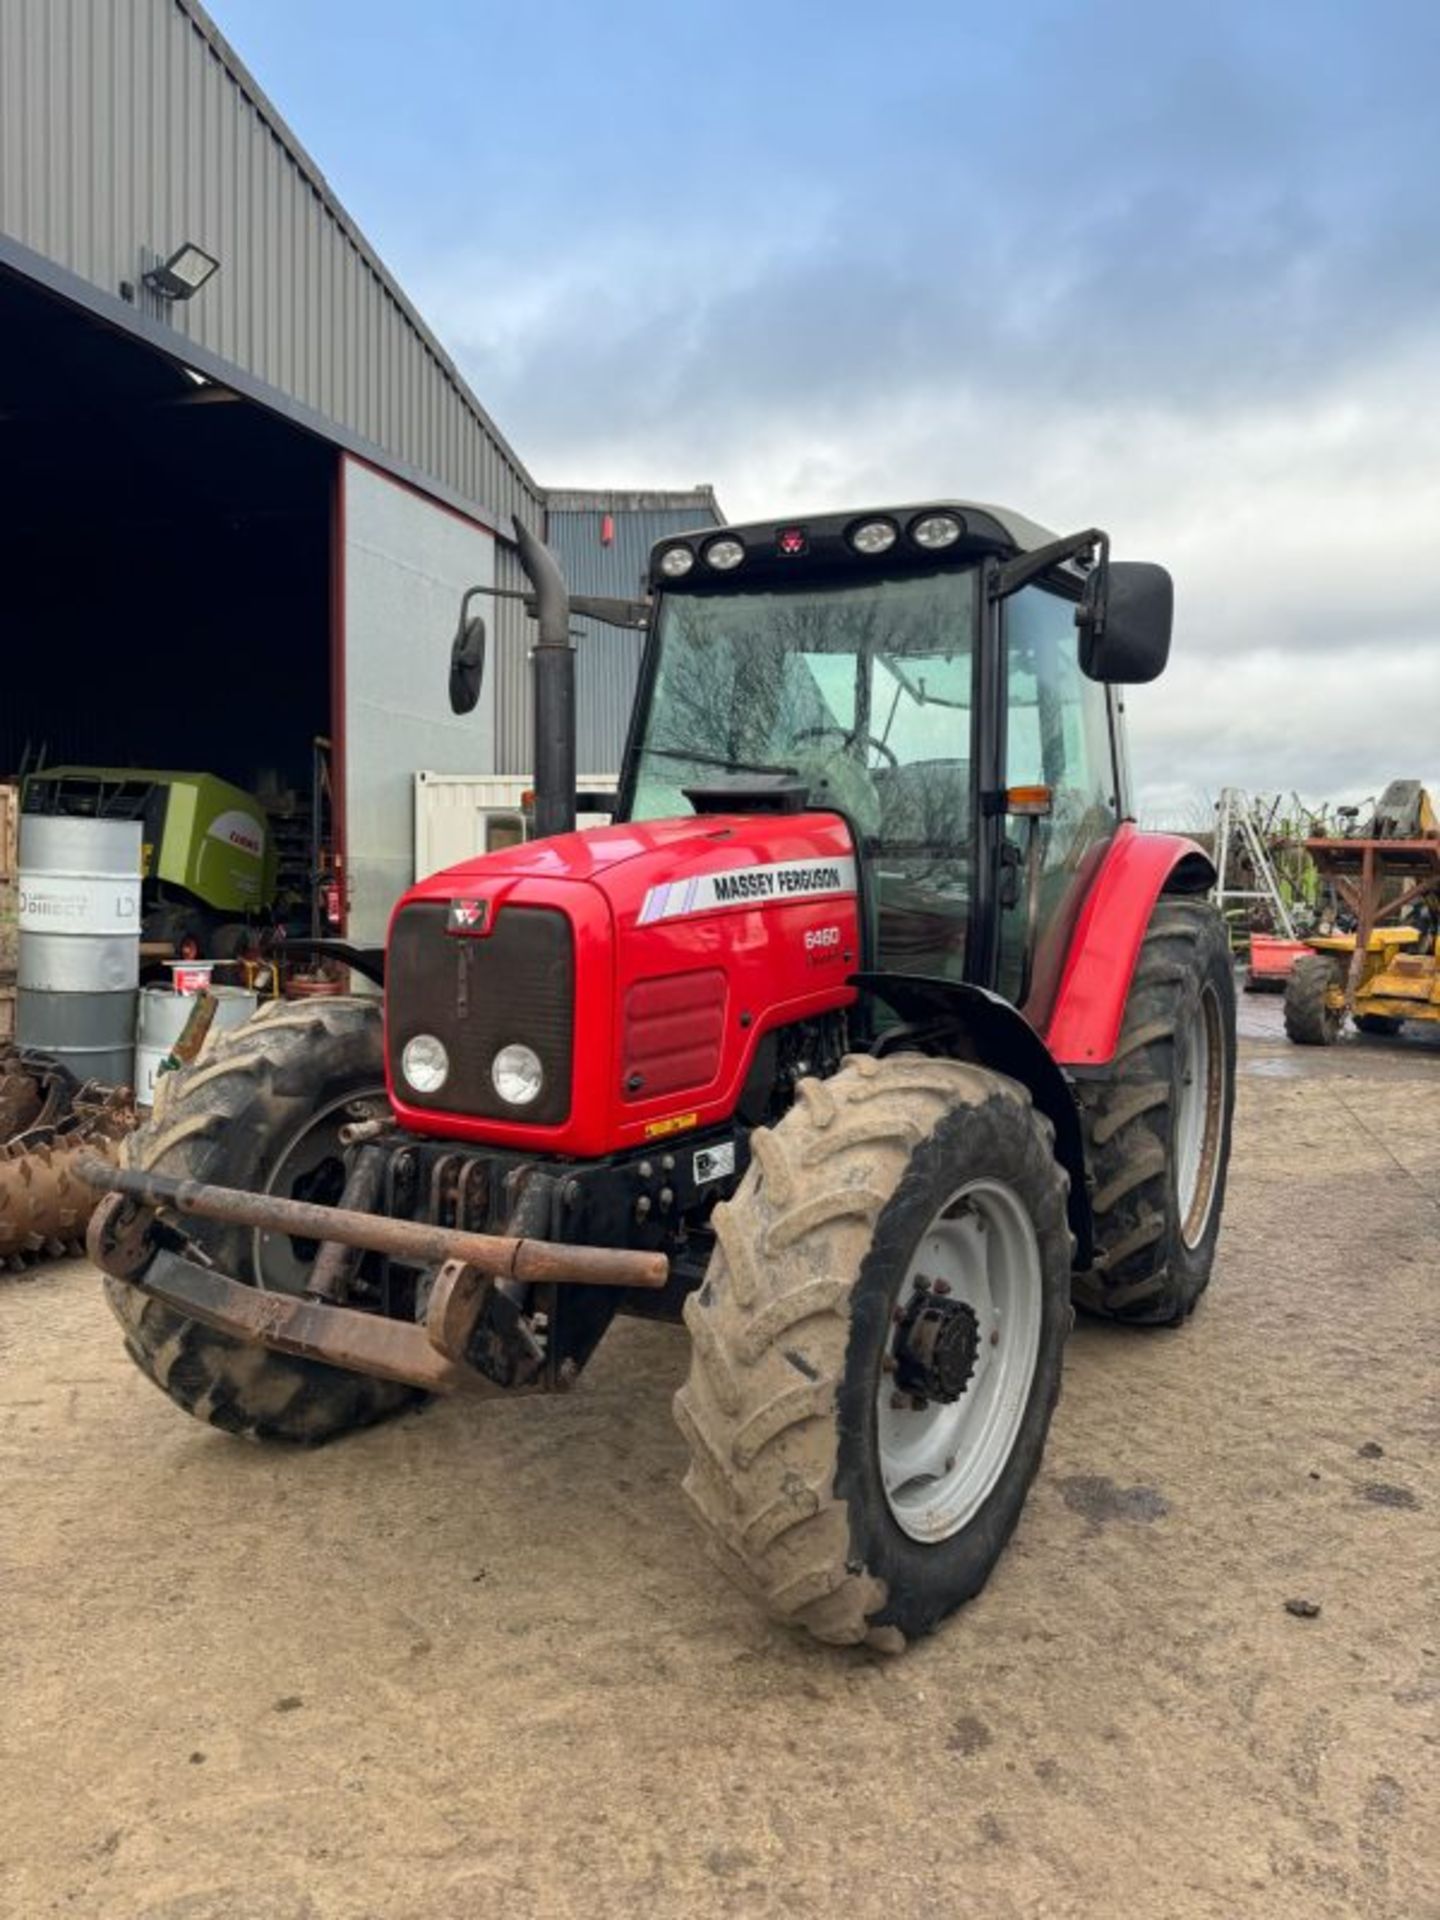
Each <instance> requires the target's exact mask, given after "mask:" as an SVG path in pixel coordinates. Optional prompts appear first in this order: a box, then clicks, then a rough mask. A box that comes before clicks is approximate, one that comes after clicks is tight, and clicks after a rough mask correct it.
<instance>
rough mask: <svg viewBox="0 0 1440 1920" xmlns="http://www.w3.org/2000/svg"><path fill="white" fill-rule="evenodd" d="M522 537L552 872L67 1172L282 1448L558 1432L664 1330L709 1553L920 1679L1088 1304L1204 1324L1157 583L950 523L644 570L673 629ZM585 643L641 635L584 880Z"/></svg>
mask: <svg viewBox="0 0 1440 1920" xmlns="http://www.w3.org/2000/svg"><path fill="white" fill-rule="evenodd" d="M516 534H517V542H518V548H519V554H520V558H521V563H522V566H523V568H524V571H525V574H526V576H527V578H528V580H529V582H530V588H529V591H528V592H527V593H525V594H524V595H523V597H524V598H525V599H526V601H527V603H528V607H529V610H530V612H531V614H532V616H533V617H534V618H535V619H536V620H537V622H538V636H537V644H536V646H535V649H534V653H533V663H534V686H535V710H536V741H535V790H536V800H535V811H536V824H537V828H538V832H539V835H540V836H541V837H539V838H537V839H535V840H532V841H531V842H529V843H528V844H524V845H520V846H514V847H509V848H506V849H504V850H503V851H501V852H497V853H493V854H489V855H487V856H485V857H484V858H481V859H476V860H471V861H468V862H466V863H465V864H464V865H462V866H458V867H455V868H453V869H452V870H450V871H449V872H445V873H439V874H436V875H434V876H433V877H431V878H429V879H427V880H423V881H421V882H420V883H419V884H418V885H417V886H415V887H413V888H411V890H410V891H409V892H408V893H406V894H405V895H404V897H403V898H402V899H401V900H400V901H399V903H398V905H397V906H396V908H395V912H394V916H393V918H392V920H391V923H390V931H389V940H388V944H387V947H386V949H385V950H384V952H383V953H382V952H379V951H370V950H363V951H362V950H358V949H354V948H346V949H344V957H345V958H346V959H347V960H348V962H349V964H350V965H351V966H352V967H353V968H354V969H355V970H356V971H358V972H359V973H360V974H361V975H362V976H368V977H369V978H371V979H373V980H374V981H376V982H377V983H380V984H383V999H382V998H381V997H378V996H375V995H371V996H370V997H357V998H353V999H343V1000H329V1001H316V1002H311V1003H309V1004H306V1005H285V1006H276V1007H272V1008H269V1009H267V1010H266V1011H265V1012H263V1013H261V1014H260V1015H258V1016H257V1017H256V1018H255V1019H253V1020H252V1021H251V1022H250V1023H249V1024H248V1025H246V1026H244V1027H241V1028H239V1029H238V1030H235V1031H232V1032H229V1033H224V1034H220V1035H217V1036H215V1037H214V1039H213V1041H212V1042H211V1043H209V1044H208V1046H207V1048H206V1050H204V1051H203V1052H202V1053H201V1054H200V1056H199V1057H198V1059H197V1060H196V1061H195V1063H194V1064H193V1065H191V1066H190V1067H188V1068H186V1069H184V1070H183V1071H180V1072H176V1073H174V1074H171V1075H168V1076H166V1077H165V1078H164V1079H163V1080H162V1082H161V1087H160V1091H159V1095H158V1097H157V1100H156V1103H155V1111H154V1117H153V1119H152V1120H151V1122H150V1124H149V1125H148V1126H146V1127H145V1128H144V1129H142V1130H141V1131H140V1132H138V1133H136V1134H135V1135H133V1136H132V1137H131V1139H130V1141H129V1142H128V1143H127V1148H126V1156H125V1164H124V1165H123V1166H121V1167H119V1168H115V1167H111V1166H108V1165H105V1164H103V1163H99V1162H95V1161H92V1162H89V1163H87V1177H88V1178H89V1179H90V1180H91V1181H92V1184H93V1185H95V1186H96V1187H98V1188H102V1189H106V1190H107V1192H106V1197H105V1199H104V1201H103V1202H102V1204H101V1206H100V1207H99V1209H98V1210H97V1212H96V1215H95V1218H94V1221H93V1224H92V1228H91V1233H90V1248H91V1252H92V1254H93V1256H94V1258H95V1259H96V1260H97V1261H98V1263H99V1264H100V1266H101V1267H102V1268H103V1269H104V1270H105V1273H106V1274H107V1276H108V1278H107V1280H106V1283H105V1284H106V1288H107V1291H108V1293H109V1297H110V1301H111V1304H112V1305H113V1307H114V1310H115V1312H116V1314H117V1315H118V1317H119V1319H120V1321H121V1323H122V1325H123V1327H124V1330H125V1340H126V1345H127V1347H128V1348H129V1351H130V1354H131V1356H132V1358H133V1359H134V1360H135V1362H136V1364H137V1365H138V1366H139V1367H140V1368H141V1370H142V1371H143V1372H144V1373H146V1374H148V1375H149V1377H150V1378H151V1379H152V1380H153V1381H154V1382H155V1383H156V1384H157V1385H158V1386H160V1387H161V1388H163V1390H164V1391H165V1392H166V1393H167V1394H169V1396H170V1397H171V1399H172V1400H174V1401H176V1402H177V1403H178V1404H179V1405H180V1406H181V1407H183V1408H184V1409H185V1410H186V1411H187V1412H188V1413H192V1414H194V1415H196V1416H197V1417H198V1418H200V1419H202V1420H208V1421H210V1422H212V1423H213V1424H214V1425H216V1426H218V1427H222V1428H224V1429H226V1430H227V1431H229V1432H231V1433H236V1434H246V1435H253V1436H256V1437H258V1438H260V1439H275V1440H288V1441H299V1442H317V1441H323V1440H328V1439H330V1438H332V1437H333V1436H335V1435H337V1434H341V1433H344V1432H347V1431H348V1430H350V1429H352V1428H355V1427H361V1426H365V1425H367V1424H368V1423H370V1422H372V1421H375V1420H380V1419H382V1418H384V1417H385V1416H387V1415H389V1414H393V1413H395V1412H397V1411H398V1410H399V1409H401V1408H403V1407H406V1406H408V1405H410V1404H412V1403H413V1402H414V1401H416V1400H417V1399H418V1398H419V1397H420V1396H423V1395H425V1394H430V1393H448V1392H454V1391H460V1390H464V1389H465V1388H467V1387H469V1386H473V1385H476V1384H478V1383H483V1382H488V1383H490V1385H491V1387H492V1389H493V1388H501V1389H505V1390H508V1391H517V1390H527V1391H528V1390H534V1389H547V1388H548V1389H563V1388H566V1387H568V1386H569V1385H570V1384H571V1383H572V1382H573V1381H574V1380H575V1378H576V1376H577V1375H578V1374H579V1373H580V1371H581V1369H582V1368H583V1367H584V1366H585V1364H586V1362H587V1361H588V1360H589V1358H590V1356H591V1354H592V1353H593V1352H594V1351H595V1348H596V1346H597V1344H598V1342H599V1341H600V1339H601V1337H602V1335H603V1334H604V1332H605V1329H606V1328H607V1327H608V1326H609V1324H610V1322H611V1320H612V1318H613V1317H614V1316H615V1315H616V1314H617V1313H627V1312H628V1313H636V1312H639V1313H644V1314H648V1315H651V1316H655V1315H660V1316H664V1317H668V1318H671V1319H674V1320H680V1321H683V1323H684V1325H685V1327H686V1329H687V1330H688V1333H689V1336H690V1369H689V1377H688V1379H687V1380H686V1383H685V1385H684V1386H683V1387H682V1388H681V1389H680V1391H679V1393H678V1394H677V1395H676V1398H675V1415H676V1419H677V1420H678V1422H679V1426H680V1429H681V1432H682V1434H683V1436H684V1440H685V1444H686V1446H687V1448H688V1451H689V1469H688V1472H687V1473H686V1475H685V1491H686V1493H687V1494H688V1495H689V1497H690V1500H691V1502H692V1504H693V1506H694V1508H695V1510H696V1512H697V1514H698V1516H699V1519H700V1522H701V1524H702V1526H703V1527H704V1528H705V1529H706V1531H707V1532H708V1535H709V1537H710V1541H711V1543H712V1545H713V1547H714V1550H715V1553H716V1556H717V1558H718V1559H719V1561H720V1562H721V1564H722V1565H723V1566H724V1568H725V1569H726V1570H727V1571H728V1572H729V1573H731V1574H732V1575H733V1576H734V1577H735V1578H736V1579H737V1580H738V1581H739V1582H740V1583H741V1584H742V1585H743V1586H744V1587H745V1588H746V1590H748V1591H749V1592H750V1593H751V1594H753V1595H754V1597H755V1598H756V1600H757V1601H758V1602H759V1603H760V1604H761V1605H762V1606H763V1607H765V1608H767V1609H768V1610H769V1612H770V1613H771V1614H773V1615H775V1616H776V1617H778V1618H779V1619H781V1620H783V1621H787V1622H791V1623H793V1624H795V1625H797V1626H800V1627H803V1628H806V1629H808V1631H809V1632H810V1633H811V1634H813V1635H814V1636H815V1637H817V1638H818V1639H820V1640H823V1641H832V1642H841V1643H844V1642H852V1643H853V1642H863V1641H868V1642H869V1643H870V1644H871V1645H874V1646H877V1647H882V1648H891V1649H896V1648H899V1647H900V1646H902V1645H903V1644H904V1642H905V1641H906V1640H908V1639H910V1638H912V1637H914V1636H915V1635H919V1634H924V1633H926V1632H928V1631H929V1630H930V1629H931V1628H933V1627H934V1626H935V1625H936V1623H937V1622H938V1621H940V1620H941V1619H943V1618H944V1616H945V1615H947V1614H948V1613H949V1612H950V1611H951V1610H952V1609H953V1608H955V1607H956V1606H958V1605H959V1604H960V1603H961V1602H962V1601H964V1600H967V1599H969V1598H970V1597H971V1596H972V1595H974V1594H975V1593H976V1592H978V1591H979V1589H980V1587H981V1586H982V1585H983V1584H984V1582H985V1579H986V1577H987V1576H988V1574H989V1572H990V1570H991V1568H992V1567H993V1566H994V1564H995V1562H996V1560H997V1558H998V1556H999V1554H1000V1552H1001V1550H1002V1549H1003V1547H1004V1545H1005V1542H1006V1540H1007V1538H1008V1537H1009V1535H1010V1533H1011V1531H1012V1529H1013V1528H1014V1526H1015V1524H1016V1521H1017V1519H1018V1518H1019V1514H1020V1509H1021V1506H1022V1505H1023V1503H1024V1500H1025V1496H1026V1492H1027V1490H1028V1488H1029V1486H1030V1483H1031V1481H1032V1480H1033V1479H1034V1477H1035V1474H1036V1471H1037V1469H1038V1467H1039V1464H1040V1458H1041V1452H1042V1449H1043V1447H1044V1444H1045V1436H1046V1430H1047V1428H1048V1427H1049V1424H1050V1417H1051V1414H1052V1412H1053V1410H1054V1407H1055V1401H1056V1396H1057V1394H1058V1392H1059V1389H1060V1371H1061V1358H1062V1351H1063V1348H1064V1344H1065V1338H1066V1334H1067V1333H1068V1331H1069V1328H1070V1326H1071V1323H1072V1319H1073V1312H1072V1305H1071V1303H1072V1301H1078V1302H1079V1303H1080V1304H1081V1305H1082V1306H1083V1307H1085V1308H1086V1309H1088V1310H1090V1311H1092V1312H1094V1313H1096V1314H1101V1315H1106V1316H1109V1317H1110V1318H1112V1319H1115V1320H1122V1321H1129V1322H1135V1323H1140V1324H1145V1325H1152V1326H1168V1325H1173V1324H1174V1323H1177V1322H1180V1321H1183V1320H1184V1319H1185V1317H1186V1315H1188V1314H1189V1313H1190V1311H1191V1309H1192V1308H1193V1307H1194V1306H1195V1303H1196V1301H1197V1300H1198V1298H1199V1296H1200V1294H1201V1293H1202V1291H1203V1290H1204V1288H1205V1285H1206V1282H1207V1281H1208V1279H1209V1277H1210V1270H1211V1265H1212V1263H1213V1260H1214V1256H1215V1243H1216V1237H1217V1234H1218V1232H1219V1227H1220V1214H1221V1206H1222V1202H1223V1199H1224V1191H1225V1174H1226V1162H1227V1157H1228V1153H1229V1146H1230V1117H1231V1107H1232V1102H1233V1090H1234V1074H1233V1064H1234V1049H1235V1038H1234V1035H1235V1024H1234V1020H1235V1016H1234V991H1233V980H1232V973H1231V962H1230V955H1229V949H1228V946H1227V942H1226V937H1225V929H1224V926H1223V924H1222V923H1221V921H1220V919H1219V918H1218V916H1217V915H1216V913H1215V912H1214V911H1213V910H1212V909H1211V908H1210V907H1209V906H1208V905H1207V904H1206V901H1205V893H1206V889H1207V888H1208V887H1209V886H1210V885H1211V883H1212V881H1213V877H1214V876H1213V873H1212V870H1211V867H1210V863H1209V862H1208V860H1207V859H1206V858H1205V856H1204V855H1203V854H1202V853H1201V852H1200V850H1199V849H1198V848H1197V847H1195V846H1193V845H1191V844H1190V843H1189V842H1188V841H1185V840H1181V839H1175V838H1172V837H1170V836H1169V835H1164V834H1149V833H1141V832H1138V831H1137V829H1136V827H1135V825H1134V824H1133V820H1132V809H1131V799H1130V790H1129V776H1128V771H1127V765H1126V755H1125V735H1124V725H1123V718H1122V713H1123V701H1122V697H1121V690H1122V689H1123V687H1124V686H1126V685H1127V684H1130V683H1134V682H1140V681H1148V680H1151V679H1153V678H1154V677H1155V676H1156V675H1157V674H1158V673H1159V672H1160V671H1161V669H1162V668H1163V666H1164V664H1165V661H1166V657H1167V654H1168V651H1169V644H1170V626H1171V599H1172V595H1171V583H1170V578H1169V575H1168V574H1167V573H1166V572H1165V571H1164V570H1163V569H1162V568H1160V567H1157V566H1151V565H1145V564H1138V563H1129V564H1126V563H1122V562H1119V561H1112V560H1111V559H1110V555H1109V542H1108V540H1107V538H1106V536H1105V535H1104V534H1103V533H1101V532H1100V531H1098V530H1097V529H1093V528H1092V529H1089V530H1087V531H1085V532H1083V533H1080V534H1077V535H1074V536H1073V537H1071V538H1068V539H1056V538H1055V537H1053V536H1052V535H1051V534H1049V533H1047V532H1046V531H1044V529H1042V528H1040V527H1038V526H1036V525H1034V524H1033V523H1032V522H1031V521H1029V520H1026V519H1024V518H1022V517H1021V516H1020V515H1018V514H1015V513H1011V512H1007V511H1005V510H1003V509H1001V508H998V507H988V506H977V505H972V504H968V503H947V504H937V505H931V506H918V507H899V508H887V509H882V510H879V511H875V512H865V513H847V514H817V515H814V516H811V517H809V518H804V519H798V520H785V521H782V522H779V523H768V522H766V523H759V524H756V525H752V526H738V527H724V528H722V529H720V530H718V531H717V530H715V529H713V528H711V529H707V530H706V531H704V532H703V533H697V534H695V535H694V536H693V537H682V538H672V539H666V540H664V541H663V542H662V543H661V544H660V545H658V546H657V547H656V549H655V550H654V553H653V555H652V559H651V565H650V574H649V584H650V597H649V598H648V600H646V601H644V602H637V603H633V604H632V603H628V602H619V601H598V600H594V599H588V598H587V599H581V598H580V597H578V596H577V597H576V598H575V599H574V600H573V601H572V600H571V598H570V596H569V595H568V594H567V591H566V587H565V583H564V581H563V579H562V578H561V575H560V572H559V569H558V567H557V565H556V563H555V561H554V559H553V558H552V556H551V555H550V553H549V552H548V550H547V549H546V548H545V547H544V546H543V545H541V543H540V542H539V541H538V540H537V539H536V538H534V537H533V536H532V535H531V534H530V533H529V532H528V531H527V530H526V529H525V528H524V527H523V526H518V525H517V528H516ZM480 592H481V590H480V589H476V590H475V591H474V592H473V593H471V594H467V595H466V597H465V602H464V604H463V605H462V609H461V620H460V629H459V632H458V633H457V635H456V638H455V643H454V648H453V652H452V658H451V700H452V704H453V705H454V706H455V707H456V709H457V711H465V710H467V709H468V708H469V707H473V705H474V704H475V700H476V698H477V696H478V692H479V686H480V679H481V675H482V673H483V668H484V653H485V630H484V623H483V621H482V620H481V619H480V618H479V617H478V616H472V615H471V614H470V605H471V603H472V601H473V600H474V599H475V598H476V597H477V595H479V594H480ZM572 611H573V612H575V613H585V614H588V615H591V616H598V617H600V618H602V619H609V620H611V621H612V622H614V623H615V624H619V625H627V624H628V625H635V624H640V623H642V622H643V624H644V627H645V631H646V640H645V651H644V659H643V667H642V671H641V676H640V685H639V692H638V696H637V699H636V703H635V711H634V716H633V719H632V722H631V727H630V737H629V741H628V744H627V747H626V750H625V755H624V764H623V773H622V775H621V780H620V785H619V790H618V793H617V794H615V795H613V796H606V797H605V798H604V799H603V800H602V801H601V802H600V804H601V805H603V806H604V808H605V810H606V811H607V812H611V813H613V816H614V818H613V824H610V825H606V826H601V827H595V828H592V829H590V830H588V831H576V792H575V722H574V655H573V651H572V648H571V641H570V631H569V625H570V617H571V614H572ZM1139 1363H1140V1360H1139V1355H1138V1351H1137V1364H1139Z"/></svg>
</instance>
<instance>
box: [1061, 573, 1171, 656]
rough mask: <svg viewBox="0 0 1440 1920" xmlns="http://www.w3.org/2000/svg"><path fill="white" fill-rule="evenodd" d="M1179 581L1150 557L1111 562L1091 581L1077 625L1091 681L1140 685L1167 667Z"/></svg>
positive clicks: (1082, 600) (1076, 618) (1086, 586)
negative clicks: (1173, 578) (1150, 559)
mask: <svg viewBox="0 0 1440 1920" xmlns="http://www.w3.org/2000/svg"><path fill="white" fill-rule="evenodd" d="M1174 618H1175V583H1174V581H1173V580H1172V579H1171V578H1170V575H1169V574H1168V573H1167V572H1166V570H1165V569H1164V567H1157V566H1156V565H1155V564H1154V563H1153V562H1152V561H1149V560H1108V561H1102V563H1101V564H1100V565H1099V566H1098V567H1096V569H1095V571H1094V572H1093V573H1092V574H1091V575H1090V576H1089V578H1088V579H1087V580H1086V582H1085V590H1084V592H1083V593H1082V595H1081V597H1080V605H1079V606H1078V607H1077V608H1076V609H1075V624H1076V626H1077V627H1079V629H1080V670H1081V672H1082V673H1084V674H1086V675H1088V677H1089V678H1090V679H1091V680H1103V681H1106V682H1109V683H1111V684H1114V685H1118V686H1139V685H1141V684H1142V683H1143V682H1144V681H1146V680H1154V679H1156V678H1158V676H1159V675H1160V674H1162V673H1163V672H1164V671H1165V662H1166V661H1167V660H1168V659H1169V658H1170V629H1171V626H1172V624H1173V622H1174Z"/></svg>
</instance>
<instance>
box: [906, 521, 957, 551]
mask: <svg viewBox="0 0 1440 1920" xmlns="http://www.w3.org/2000/svg"><path fill="white" fill-rule="evenodd" d="M964 531H965V526H964V522H963V521H960V520H957V519H956V518H955V515H954V514H953V513H922V514H921V516H920V518H919V519H918V520H912V521H911V523H910V538H911V539H912V540H913V541H914V542H915V544H916V546H917V547H925V548H926V549H927V550H928V551H929V552H931V553H934V552H935V551H936V549H937V548H939V547H953V546H954V544H955V542H956V541H957V540H958V539H959V538H960V536H961V534H962V533H963V532H964Z"/></svg>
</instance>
